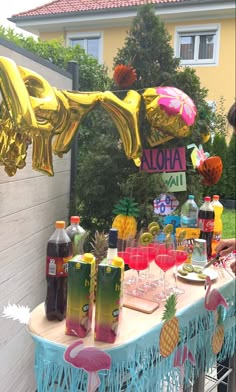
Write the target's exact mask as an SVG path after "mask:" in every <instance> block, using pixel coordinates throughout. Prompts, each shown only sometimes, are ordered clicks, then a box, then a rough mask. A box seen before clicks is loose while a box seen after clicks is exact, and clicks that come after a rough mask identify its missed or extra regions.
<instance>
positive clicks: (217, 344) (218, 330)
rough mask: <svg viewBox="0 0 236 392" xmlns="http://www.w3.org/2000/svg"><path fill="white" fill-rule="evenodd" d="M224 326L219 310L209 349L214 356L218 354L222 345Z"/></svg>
mask: <svg viewBox="0 0 236 392" xmlns="http://www.w3.org/2000/svg"><path fill="white" fill-rule="evenodd" d="M224 333H225V329H224V324H223V320H222V314H221V309H220V308H219V310H218V319H217V324H216V326H215V331H214V335H213V336H212V341H211V347H212V351H213V353H214V354H218V353H219V352H220V351H221V348H222V346H223V343H224Z"/></svg>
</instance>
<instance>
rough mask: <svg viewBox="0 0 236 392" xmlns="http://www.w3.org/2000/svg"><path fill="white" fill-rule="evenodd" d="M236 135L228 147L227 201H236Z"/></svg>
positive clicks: (226, 168) (226, 169)
mask: <svg viewBox="0 0 236 392" xmlns="http://www.w3.org/2000/svg"><path fill="white" fill-rule="evenodd" d="M235 156H236V135H235V133H233V134H232V137H231V139H230V142H229V145H228V151H227V160H226V167H225V169H224V170H225V171H226V178H227V184H226V187H225V199H230V200H235V199H236V191H235V183H236V174H235V173H236V162H235Z"/></svg>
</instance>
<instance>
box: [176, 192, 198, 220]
mask: <svg viewBox="0 0 236 392" xmlns="http://www.w3.org/2000/svg"><path fill="white" fill-rule="evenodd" d="M198 211H199V208H198V206H197V204H196V202H195V200H194V196H193V195H188V199H187V200H186V202H185V203H184V204H183V205H182V208H181V216H180V226H181V227H197V225H198Z"/></svg>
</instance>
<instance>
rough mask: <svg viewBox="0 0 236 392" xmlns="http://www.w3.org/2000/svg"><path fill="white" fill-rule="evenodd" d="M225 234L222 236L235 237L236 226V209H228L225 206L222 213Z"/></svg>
mask: <svg viewBox="0 0 236 392" xmlns="http://www.w3.org/2000/svg"><path fill="white" fill-rule="evenodd" d="M222 222H223V234H222V238H235V237H236V233H235V227H236V210H227V209H226V208H224V211H223V214H222Z"/></svg>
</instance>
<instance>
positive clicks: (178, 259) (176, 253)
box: [168, 249, 188, 294]
mask: <svg viewBox="0 0 236 392" xmlns="http://www.w3.org/2000/svg"><path fill="white" fill-rule="evenodd" d="M168 254H169V255H170V256H173V257H174V258H175V272H174V274H175V286H174V287H171V288H170V289H169V290H168V291H169V293H170V294H183V293H184V290H183V289H181V288H180V287H178V283H177V282H178V279H177V274H178V266H180V265H181V264H183V263H184V262H185V261H186V260H187V258H188V253H187V252H185V251H184V250H179V249H176V250H169V252H168Z"/></svg>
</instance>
